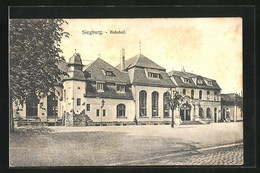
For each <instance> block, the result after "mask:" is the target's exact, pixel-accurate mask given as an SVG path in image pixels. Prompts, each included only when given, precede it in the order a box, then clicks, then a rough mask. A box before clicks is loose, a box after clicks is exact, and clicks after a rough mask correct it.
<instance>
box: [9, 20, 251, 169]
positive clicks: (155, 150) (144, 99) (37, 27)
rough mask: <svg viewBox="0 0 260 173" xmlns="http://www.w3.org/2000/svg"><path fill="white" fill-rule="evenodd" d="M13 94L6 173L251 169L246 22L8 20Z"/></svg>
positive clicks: (10, 77)
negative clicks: (247, 164)
mask: <svg viewBox="0 0 260 173" xmlns="http://www.w3.org/2000/svg"><path fill="white" fill-rule="evenodd" d="M9 89H10V90H9V96H10V107H9V112H10V115H9V126H10V132H9V166H10V167H50V166H61V167H63V166H194V165H197V166H212V165H214V166H216V165H217V166H232V165H243V164H244V136H243V132H244V130H243V117H244V114H243V18H241V17H207V18H203V17H197V18H196V17H195V18H95V19H94V18H59V19H58V18H53V19H51V18H49V19H41V18H39V19H9ZM245 116H247V115H245Z"/></svg>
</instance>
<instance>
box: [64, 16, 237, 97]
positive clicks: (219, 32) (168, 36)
mask: <svg viewBox="0 0 260 173" xmlns="http://www.w3.org/2000/svg"><path fill="white" fill-rule="evenodd" d="M66 20H67V21H68V23H69V25H65V26H64V27H63V28H64V29H65V31H68V32H69V33H70V34H71V36H70V38H64V39H63V40H62V44H61V49H62V50H63V54H64V56H65V59H66V61H68V60H69V58H70V57H71V56H72V55H73V53H74V52H75V49H77V50H76V51H77V52H78V53H80V54H81V58H82V60H83V64H88V63H89V62H91V61H94V60H95V59H96V58H97V57H98V56H99V54H100V57H101V58H102V59H103V60H105V61H106V62H108V63H110V64H112V65H113V66H116V65H117V64H119V62H120V50H121V49H122V48H124V49H125V54H126V59H129V58H131V57H133V56H135V55H137V54H139V52H140V48H139V47H140V45H139V42H141V52H142V54H143V55H145V56H146V57H148V58H149V59H151V60H153V61H154V62H155V63H157V64H159V65H160V66H162V67H164V68H165V69H166V70H167V72H169V71H171V70H172V69H174V70H177V71H180V70H181V69H182V67H183V66H184V68H185V71H186V72H192V73H195V74H199V75H202V76H205V77H208V78H212V79H215V80H217V82H218V84H219V85H220V87H221V88H222V93H231V92H241V91H242V19H241V18H192V19H191V18H186V19H184V18H171V19H66ZM83 30H86V31H92V30H94V31H102V32H103V34H102V35H99V34H96V35H88V34H82V31H83ZM110 30H113V31H114V30H121V31H123V30H125V32H126V34H110ZM105 32H107V33H105Z"/></svg>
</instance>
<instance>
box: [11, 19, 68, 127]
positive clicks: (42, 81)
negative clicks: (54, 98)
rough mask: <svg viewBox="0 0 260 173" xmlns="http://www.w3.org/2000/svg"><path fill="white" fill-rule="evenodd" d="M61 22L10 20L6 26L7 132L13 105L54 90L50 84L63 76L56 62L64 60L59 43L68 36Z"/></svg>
mask: <svg viewBox="0 0 260 173" xmlns="http://www.w3.org/2000/svg"><path fill="white" fill-rule="evenodd" d="M63 24H68V23H67V22H66V21H65V20H63V19H12V20H10V23H9V27H10V28H9V31H10V46H9V60H10V61H9V64H10V68H9V69H10V72H9V84H10V85H9V86H10V110H11V113H10V131H13V130H14V124H13V113H12V109H13V102H14V101H18V104H24V102H25V101H26V100H27V99H28V98H29V97H31V96H33V95H35V96H37V97H38V98H40V95H46V94H47V93H48V92H49V91H54V90H55V88H54V84H55V83H56V82H57V81H59V80H60V76H61V75H62V74H64V73H63V72H62V71H61V70H59V68H58V66H57V65H58V63H60V62H61V61H64V57H63V56H62V55H61V54H62V50H61V49H60V43H61V40H62V38H63V37H67V38H68V37H69V33H68V32H65V31H64V30H63V28H62V25H63Z"/></svg>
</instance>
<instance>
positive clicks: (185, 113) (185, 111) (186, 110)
mask: <svg viewBox="0 0 260 173" xmlns="http://www.w3.org/2000/svg"><path fill="white" fill-rule="evenodd" d="M190 110H191V106H190V105H189V104H187V103H185V104H183V105H182V106H181V108H180V116H181V120H182V121H190V120H191V118H190Z"/></svg>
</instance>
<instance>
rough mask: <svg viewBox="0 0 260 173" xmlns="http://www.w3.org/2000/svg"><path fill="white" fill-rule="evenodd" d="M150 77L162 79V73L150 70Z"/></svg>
mask: <svg viewBox="0 0 260 173" xmlns="http://www.w3.org/2000/svg"><path fill="white" fill-rule="evenodd" d="M148 77H149V78H155V79H160V78H161V75H160V74H159V73H151V72H148Z"/></svg>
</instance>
